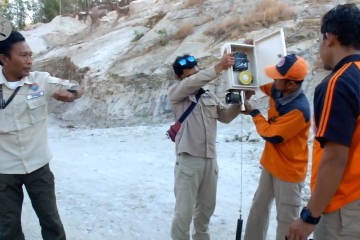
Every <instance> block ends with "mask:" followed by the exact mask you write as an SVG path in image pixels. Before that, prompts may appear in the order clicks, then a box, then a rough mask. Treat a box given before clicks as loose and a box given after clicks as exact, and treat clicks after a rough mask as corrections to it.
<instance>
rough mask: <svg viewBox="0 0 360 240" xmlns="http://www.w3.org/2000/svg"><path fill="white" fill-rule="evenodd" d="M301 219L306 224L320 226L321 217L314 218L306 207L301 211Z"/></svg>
mask: <svg viewBox="0 0 360 240" xmlns="http://www.w3.org/2000/svg"><path fill="white" fill-rule="evenodd" d="M300 218H301V220H303V221H304V222H306V223H310V224H314V225H315V224H318V223H319V221H320V217H317V218H315V217H313V216H312V214H311V211H310V209H308V208H307V207H304V208H303V209H302V210H301V213H300Z"/></svg>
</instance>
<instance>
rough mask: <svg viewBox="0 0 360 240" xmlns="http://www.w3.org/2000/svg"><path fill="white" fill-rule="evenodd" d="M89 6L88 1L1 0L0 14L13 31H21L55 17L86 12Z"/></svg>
mask: <svg viewBox="0 0 360 240" xmlns="http://www.w3.org/2000/svg"><path fill="white" fill-rule="evenodd" d="M0 3H1V0H0ZM89 4H90V0H3V2H2V5H0V14H1V15H3V16H4V17H6V18H7V19H8V20H9V21H10V22H11V25H12V27H13V29H23V28H24V27H25V26H26V24H29V23H30V24H33V23H38V22H44V23H47V22H50V21H51V20H52V19H53V18H54V17H56V16H57V15H69V14H76V13H78V12H81V11H87V10H88V6H89Z"/></svg>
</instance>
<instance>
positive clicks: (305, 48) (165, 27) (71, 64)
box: [22, 0, 350, 127]
mask: <svg viewBox="0 0 360 240" xmlns="http://www.w3.org/2000/svg"><path fill="white" fill-rule="evenodd" d="M128 2H129V3H127V4H125V5H123V6H122V7H115V10H114V9H104V8H100V7H94V8H93V9H92V10H91V11H90V14H89V15H90V16H88V18H84V17H83V16H82V17H81V18H80V16H77V17H75V18H74V17H65V16H58V17H56V18H55V19H54V20H53V21H52V22H51V23H48V24H39V25H35V26H31V27H30V28H29V29H28V30H25V31H23V32H22V33H23V34H24V35H25V37H26V38H27V41H28V43H29V45H30V47H31V48H32V50H33V51H34V70H41V71H48V72H50V73H51V74H53V75H55V76H57V77H61V78H66V79H74V80H77V81H78V82H79V83H80V84H81V85H82V86H83V87H84V88H85V91H86V93H85V95H84V97H83V98H81V99H79V100H78V101H76V102H75V103H71V104H62V103H56V102H55V101H54V102H53V103H52V104H51V109H50V110H51V112H53V113H54V114H55V115H56V116H57V117H58V118H61V119H63V120H67V121H69V123H70V122H71V124H75V125H79V126H80V125H83V126H91V127H109V126H124V125H133V124H154V123H163V122H169V121H172V115H171V106H170V103H169V101H168V99H167V96H166V93H167V89H168V88H169V87H170V86H171V85H172V84H173V83H174V82H175V80H173V71H172V68H171V64H172V62H173V61H174V59H175V58H176V56H178V55H182V54H185V53H191V54H192V55H194V56H195V57H197V59H198V62H199V67H200V68H205V67H209V66H212V65H213V64H214V63H216V61H217V60H218V59H219V57H220V47H221V45H223V44H224V43H225V42H238V43H243V41H244V40H245V39H257V38H260V37H262V36H265V35H267V34H269V33H271V32H273V31H276V30H278V29H280V28H281V27H282V28H283V30H284V33H285V38H286V40H285V41H286V47H287V52H288V53H296V54H298V55H300V56H303V57H304V58H305V59H306V60H307V61H308V62H309V64H310V71H309V75H308V77H307V78H306V82H305V84H304V88H305V90H306V92H307V94H308V96H309V98H310V99H311V96H312V92H313V89H314V86H315V85H316V84H317V83H318V81H319V80H320V79H321V78H322V77H323V76H324V75H325V74H327V73H326V72H324V71H323V70H322V68H321V61H320V60H319V54H318V37H319V25H320V19H321V16H322V15H323V14H324V13H325V12H326V11H328V10H329V9H330V8H332V7H333V6H335V5H336V4H338V3H346V2H350V1H344V0H342V1H340V0H334V1H329V0H297V1H295V0H282V1H280V0H227V1H224V0H207V1H204V0H182V1H173V0H137V1H128ZM209 87H210V88H213V90H214V91H215V92H216V93H217V95H218V96H219V97H220V98H222V99H224V94H225V93H224V89H223V81H222V79H221V78H219V79H217V80H216V81H215V82H214V83H213V84H212V85H211V86H209ZM253 101H254V102H255V104H258V105H260V106H265V104H264V103H265V101H264V99H263V97H262V96H261V95H260V94H257V95H256V96H255V98H254V99H253Z"/></svg>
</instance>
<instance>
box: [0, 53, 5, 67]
mask: <svg viewBox="0 0 360 240" xmlns="http://www.w3.org/2000/svg"><path fill="white" fill-rule="evenodd" d="M6 59H7V57H6V56H5V55H4V54H0V62H1V63H2V64H3V66H5V65H7V64H6Z"/></svg>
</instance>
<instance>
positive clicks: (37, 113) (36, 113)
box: [27, 97, 47, 124]
mask: <svg viewBox="0 0 360 240" xmlns="http://www.w3.org/2000/svg"><path fill="white" fill-rule="evenodd" d="M27 102H28V107H29V117H30V123H31V124H35V123H37V122H40V121H42V120H44V119H46V117H47V102H46V98H45V97H39V98H34V99H30V100H28V101H27Z"/></svg>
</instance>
